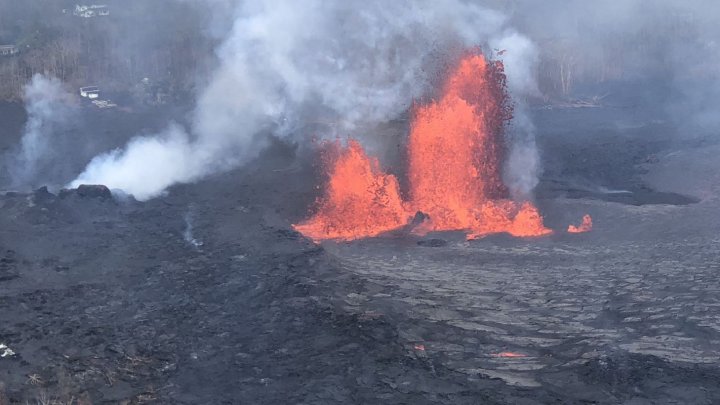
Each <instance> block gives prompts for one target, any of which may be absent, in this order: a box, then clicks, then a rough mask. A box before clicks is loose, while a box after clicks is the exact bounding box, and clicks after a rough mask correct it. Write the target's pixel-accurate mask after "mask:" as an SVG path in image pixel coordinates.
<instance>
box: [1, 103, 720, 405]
mask: <svg viewBox="0 0 720 405" xmlns="http://www.w3.org/2000/svg"><path fill="white" fill-rule="evenodd" d="M619 116H621V117H619ZM625 116H626V115H625V112H623V111H622V110H620V112H618V110H612V109H588V110H577V109H563V110H541V111H538V112H537V117H536V118H537V122H538V123H539V140H540V142H541V146H542V148H541V149H542V151H543V162H544V165H545V168H546V171H545V175H544V177H543V179H542V182H541V188H540V192H539V195H538V204H539V205H540V206H541V209H542V210H543V212H544V213H545V214H546V218H547V223H548V224H549V225H550V226H551V227H553V228H555V229H558V230H562V229H564V227H566V226H567V224H568V223H570V222H576V221H577V220H579V218H580V217H581V215H582V213H584V212H589V213H591V214H592V215H593V218H594V219H595V222H596V229H595V231H594V232H592V233H590V234H586V235H579V236H569V235H563V234H562V233H561V232H560V233H558V234H556V235H554V236H551V237H548V238H542V239H530V240H522V239H512V238H508V237H504V236H496V237H491V238H486V239H483V240H480V241H475V242H470V243H467V242H465V241H464V239H463V238H462V236H461V235H456V234H437V235H430V236H429V237H428V238H424V239H417V238H411V237H407V236H406V235H404V236H401V237H398V236H397V235H395V236H393V235H389V236H387V237H384V238H379V239H373V240H367V241H359V242H354V243H349V244H333V243H327V244H324V245H322V246H319V245H315V244H313V243H311V242H309V241H308V240H306V239H304V238H302V237H301V236H300V235H299V234H297V233H295V232H293V231H292V230H291V227H290V224H291V223H293V222H297V221H298V220H300V219H302V218H304V217H305V216H306V215H307V207H308V206H310V205H311V203H312V201H313V200H314V199H315V197H316V193H317V190H316V189H315V184H317V178H316V177H317V173H316V172H314V171H313V169H312V167H311V165H309V164H306V161H304V160H303V159H300V160H298V158H297V156H298V153H297V151H296V150H295V148H294V147H293V146H291V145H286V144H283V143H277V144H276V145H274V146H273V147H272V148H270V149H269V150H268V151H266V153H264V154H263V155H262V156H261V157H260V158H259V159H258V160H257V161H255V162H254V163H253V164H251V165H250V166H248V167H245V168H243V169H240V170H237V171H235V172H232V173H227V174H224V175H218V176H215V177H213V178H210V179H208V180H207V181H204V182H201V183H198V184H194V185H185V186H178V187H174V188H172V189H171V190H170V191H169V192H168V194H167V195H166V196H164V197H160V198H158V199H155V200H151V201H149V202H145V203H140V202H136V201H134V200H132V199H129V200H124V201H119V200H117V199H113V198H109V197H108V196H107V195H106V194H105V192H104V191H103V189H101V188H97V189H86V190H75V191H69V192H64V193H56V194H50V193H48V192H45V191H42V190H41V191H36V192H34V193H4V194H3V195H2V197H0V207H1V208H0V254H1V255H2V258H1V259H0V292H1V293H0V343H4V344H6V345H7V346H8V347H9V348H11V349H12V350H13V351H14V352H15V353H16V354H15V355H14V356H9V357H4V358H0V365H1V366H2V367H1V368H0V381H2V383H3V384H4V393H5V396H6V399H7V400H8V401H9V402H10V403H24V402H25V401H34V400H35V399H37V398H39V397H40V396H41V395H44V394H43V393H46V395H48V396H51V397H55V398H58V399H62V400H66V401H67V400H68V399H70V398H76V399H77V398H87V399H89V400H90V401H92V403H121V402H123V401H126V402H129V403H147V402H157V403H379V402H382V403H413V404H415V403H449V404H450V403H452V404H457V403H477V402H478V401H480V402H483V403H498V404H501V403H521V404H537V403H637V404H641V403H678V402H680V403H699V404H702V403H707V404H711V403H716V402H718V401H720V390H718V389H717V384H716V382H717V380H718V378H720V369H718V367H717V359H718V357H719V356H720V354H719V353H718V351H717V349H716V347H717V341H718V336H719V333H720V332H718V331H719V330H720V325H719V324H718V320H717V306H718V305H720V304H718V301H717V298H716V297H717V292H718V289H720V287H719V286H718V284H717V281H716V278H715V277H714V274H713V272H714V271H715V270H716V268H715V264H714V261H715V258H716V257H717V248H716V245H717V241H716V239H717V238H716V236H715V229H717V227H716V225H717V221H716V220H715V219H714V215H712V214H713V213H714V212H716V204H717V203H716V202H714V199H713V198H712V197H710V198H708V196H714V195H716V194H715V191H716V189H714V188H713V185H714V184H715V183H713V182H712V181H711V180H712V179H710V178H709V177H712V178H715V177H714V174H713V173H714V172H712V171H711V170H710V169H712V166H708V162H709V160H708V159H707V158H706V155H707V154H708V153H710V151H712V150H717V148H718V146H717V144H716V143H714V142H713V141H712V140H711V139H709V138H703V139H702V140H700V139H696V140H694V141H692V142H685V143H682V144H678V142H676V141H674V139H675V140H676V139H677V137H676V130H675V129H674V128H672V127H671V126H668V125H665V124H664V123H662V122H652V120H646V119H639V120H638V121H637V122H630V123H628V124H627V126H628V127H629V128H628V127H625V126H620V125H615V124H613V126H611V127H608V126H606V125H604V124H600V123H598V122H614V123H618V122H621V121H623V120H624V117H625ZM588 117H594V120H595V121H593V120H588ZM613 117H615V118H613ZM108 119H111V120H112V119H113V118H112V117H110V118H108ZM18 122H21V120H18ZM588 122H590V124H588ZM592 122H596V124H592ZM19 125H21V124H19ZM19 125H16V127H17V128H19ZM558 128H560V129H558ZM127 132H128V133H130V132H132V131H127ZM122 133H125V132H124V131H122V130H118V137H121V136H122ZM648 133H652V134H654V135H656V136H654V137H652V138H651V137H649V136H647V134H648ZM580 136H585V137H586V140H587V139H588V138H589V139H591V142H580V141H579V138H578V137H580ZM6 142H8V144H11V143H12V139H10V137H9V138H6ZM118 142H119V143H120V142H122V140H118ZM629 145H630V146H629ZM698 145H701V146H702V148H700V147H698ZM680 172H691V173H708V175H707V176H705V178H700V176H691V177H692V178H689V179H687V178H686V179H684V181H679V182H678V181H677V179H673V177H674V176H676V175H677V173H680ZM661 180H662V181H661ZM578 190H580V191H578ZM588 190H590V191H588ZM609 190H610V191H612V190H622V191H629V192H631V193H632V194H631V195H632V198H630V199H629V200H616V199H614V197H612V195H613V193H608V191H609ZM643 190H644V191H643ZM644 192H646V194H643V193H644ZM668 196H672V197H668ZM568 197H570V198H568ZM701 199H702V202H698V201H700V200H701ZM679 202H682V203H683V204H686V203H692V204H689V205H674V204H676V203H679ZM649 203H653V204H649ZM187 218H192V237H193V238H194V239H195V240H196V242H198V243H196V244H195V245H193V244H191V243H188V241H187V240H186V237H185V236H186V231H187V229H188V221H187ZM668 230H672V231H668ZM503 351H513V352H518V353H521V354H523V355H524V356H525V357H522V358H518V359H505V358H501V357H496V355H497V354H498V353H501V352H503Z"/></svg>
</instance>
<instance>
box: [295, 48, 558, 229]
mask: <svg viewBox="0 0 720 405" xmlns="http://www.w3.org/2000/svg"><path fill="white" fill-rule="evenodd" d="M511 118H512V108H511V106H510V103H509V100H508V96H507V91H506V88H505V73H504V69H503V65H502V63H501V62H498V61H488V60H486V59H485V58H484V57H483V56H482V55H481V54H470V55H468V56H466V57H464V58H463V59H462V60H461V61H460V62H459V63H458V64H457V66H456V67H455V69H454V70H452V71H451V72H450V75H449V76H448V79H447V81H446V82H445V84H444V86H443V88H442V93H441V96H440V97H439V99H438V100H436V101H433V102H431V103H429V104H427V105H423V106H417V107H416V108H415V111H414V114H413V119H412V124H411V129H410V136H409V141H408V145H407V148H408V163H409V166H408V180H409V199H408V200H403V198H402V197H401V194H400V188H399V186H398V181H397V178H396V177H395V176H393V175H390V174H387V173H384V172H383V171H382V170H381V169H380V165H379V163H378V161H377V159H375V158H371V157H368V156H367V155H366V154H365V152H364V150H363V149H362V147H361V146H360V144H359V143H358V142H357V141H354V140H351V141H349V143H348V145H347V147H342V146H341V145H339V144H337V143H336V144H334V145H332V147H330V153H328V154H327V155H326V159H327V161H326V162H325V163H326V166H327V168H328V175H329V180H328V184H327V186H326V188H325V194H324V196H323V197H322V198H320V199H319V200H318V201H317V207H316V208H317V211H316V213H315V215H313V216H312V217H311V218H310V219H308V220H306V221H304V222H303V223H301V224H298V225H295V226H294V227H295V229H296V230H297V231H299V232H301V233H302V234H304V235H305V236H307V237H309V238H311V239H313V240H316V241H317V240H324V239H336V240H353V239H360V238H365V237H371V236H376V235H379V234H381V233H383V232H387V231H390V230H393V229H397V228H400V227H403V226H406V225H408V224H409V223H410V221H411V219H412V218H413V216H414V215H415V213H416V212H422V213H424V214H425V216H426V218H427V219H426V220H425V221H423V222H422V223H420V224H416V226H415V228H414V229H413V232H414V233H417V234H425V233H427V232H430V231H449V230H464V231H466V232H468V239H473V238H478V237H482V236H485V235H488V234H492V233H501V232H505V233H509V234H511V235H513V236H521V237H527V236H542V235H547V234H550V233H552V230H550V229H548V228H546V227H545V225H544V224H543V219H542V216H541V215H540V213H539V212H538V209H537V208H536V207H535V206H534V205H533V204H532V203H531V202H530V201H525V202H516V201H513V200H510V199H509V198H508V195H509V193H508V190H507V188H506V186H505V185H504V184H503V181H502V176H501V167H502V163H503V158H504V152H505V141H504V137H503V133H504V131H503V130H504V126H505V123H506V122H507V121H508V120H509V119H511Z"/></svg>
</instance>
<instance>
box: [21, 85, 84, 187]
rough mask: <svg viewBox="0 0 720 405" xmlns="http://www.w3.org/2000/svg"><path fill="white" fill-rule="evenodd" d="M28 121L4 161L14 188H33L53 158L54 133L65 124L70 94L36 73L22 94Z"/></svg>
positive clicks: (39, 181) (68, 115)
mask: <svg viewBox="0 0 720 405" xmlns="http://www.w3.org/2000/svg"><path fill="white" fill-rule="evenodd" d="M23 96H24V100H25V110H26V111H27V114H28V120H27V123H26V124H25V129H24V131H23V135H22V138H21V141H20V148H19V150H17V151H16V152H15V153H14V156H12V157H11V158H9V159H7V162H8V163H9V167H8V172H9V173H10V176H11V182H12V185H13V186H14V187H19V186H31V187H32V186H36V185H38V184H40V183H42V182H43V181H46V180H47V179H42V178H41V177H42V169H43V167H44V166H45V163H46V161H47V160H49V159H50V158H51V157H52V156H53V155H54V153H53V144H54V140H55V139H54V138H55V137H57V130H58V129H60V128H62V127H63V126H64V125H66V124H67V123H68V120H69V118H70V113H71V111H72V109H71V107H70V104H69V102H70V94H69V93H67V92H66V91H65V89H64V88H63V86H62V83H61V82H60V81H59V80H57V79H55V78H52V77H45V76H43V75H39V74H36V75H35V76H33V78H32V80H31V81H30V83H29V84H27V85H26V86H25V88H24V91H23Z"/></svg>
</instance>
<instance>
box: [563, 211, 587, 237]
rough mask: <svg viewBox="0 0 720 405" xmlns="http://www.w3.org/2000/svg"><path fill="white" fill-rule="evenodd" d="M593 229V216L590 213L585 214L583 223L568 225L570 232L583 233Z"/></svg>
mask: <svg viewBox="0 0 720 405" xmlns="http://www.w3.org/2000/svg"><path fill="white" fill-rule="evenodd" d="M591 230H592V218H591V217H590V215H587V214H586V215H585V216H583V219H582V223H581V224H580V225H578V226H575V225H570V226H568V230H567V231H568V233H583V232H590V231H591Z"/></svg>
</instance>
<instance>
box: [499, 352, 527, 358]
mask: <svg viewBox="0 0 720 405" xmlns="http://www.w3.org/2000/svg"><path fill="white" fill-rule="evenodd" d="M492 356H493V357H509V358H518V357H527V355H526V354H522V353H515V352H500V353H494V354H493V355H492Z"/></svg>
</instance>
